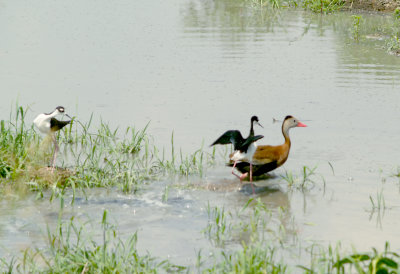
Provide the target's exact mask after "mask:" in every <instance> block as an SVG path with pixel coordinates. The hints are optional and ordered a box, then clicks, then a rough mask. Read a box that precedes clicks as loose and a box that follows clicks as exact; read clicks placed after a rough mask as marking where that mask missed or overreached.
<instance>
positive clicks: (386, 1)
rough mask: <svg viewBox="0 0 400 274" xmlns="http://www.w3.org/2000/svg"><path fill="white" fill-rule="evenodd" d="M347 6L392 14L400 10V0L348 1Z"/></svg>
mask: <svg viewBox="0 0 400 274" xmlns="http://www.w3.org/2000/svg"><path fill="white" fill-rule="evenodd" d="M346 6H347V7H349V8H350V9H362V10H376V11H387V12H390V11H394V10H395V9H396V8H400V0H346Z"/></svg>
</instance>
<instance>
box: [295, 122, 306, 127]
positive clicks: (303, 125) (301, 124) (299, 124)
mask: <svg viewBox="0 0 400 274" xmlns="http://www.w3.org/2000/svg"><path fill="white" fill-rule="evenodd" d="M297 126H298V127H307V125H305V124H303V123H302V122H299V123H298V124H297Z"/></svg>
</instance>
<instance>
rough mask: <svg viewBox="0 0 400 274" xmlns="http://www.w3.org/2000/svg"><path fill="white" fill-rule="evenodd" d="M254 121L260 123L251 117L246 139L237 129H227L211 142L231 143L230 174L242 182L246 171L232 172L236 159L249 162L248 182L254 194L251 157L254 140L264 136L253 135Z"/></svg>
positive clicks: (255, 117) (254, 148) (253, 149)
mask: <svg viewBox="0 0 400 274" xmlns="http://www.w3.org/2000/svg"><path fill="white" fill-rule="evenodd" d="M254 123H255V124H257V125H259V126H261V124H260V123H259V122H258V117H257V116H253V117H251V120H250V133H249V136H248V137H247V138H246V139H244V138H243V137H242V134H241V133H240V131H239V130H228V131H226V132H225V133H224V134H222V135H221V136H220V137H219V138H218V139H217V140H216V141H215V142H214V143H212V144H211V146H213V145H216V144H221V145H225V144H233V149H234V152H233V153H232V154H231V155H230V156H229V157H230V159H231V160H232V161H234V164H233V168H232V174H233V175H235V176H236V177H238V178H239V179H240V182H242V180H243V179H244V178H246V176H247V173H245V174H242V175H238V174H236V173H235V172H234V169H235V166H236V164H237V163H238V161H246V162H249V163H250V183H251V187H252V188H253V194H254V186H253V175H252V164H251V159H252V158H253V154H254V152H255V151H256V148H257V144H256V141H257V140H259V139H261V138H263V137H264V136H262V135H256V136H254V129H253V124H254ZM261 127H262V126H261Z"/></svg>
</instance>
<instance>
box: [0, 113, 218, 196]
mask: <svg viewBox="0 0 400 274" xmlns="http://www.w3.org/2000/svg"><path fill="white" fill-rule="evenodd" d="M26 112H27V110H26V109H23V108H22V107H17V112H16V115H15V116H11V118H10V120H9V121H4V120H2V121H1V122H0V130H1V131H0V152H1V153H0V182H2V183H3V184H8V185H16V184H18V185H22V186H25V187H28V188H30V189H32V190H36V191H39V192H42V191H43V190H45V189H48V188H52V189H65V188H73V189H75V188H80V189H84V188H87V187H108V186H116V187H118V188H120V189H121V190H123V191H125V192H135V191H136V190H138V189H139V187H140V186H141V185H143V184H145V183H147V182H149V181H155V180H159V179H160V178H161V177H165V176H175V175H180V176H186V177H187V176H189V175H199V176H202V175H203V169H204V168H205V167H206V166H207V165H210V164H212V158H213V156H212V155H209V154H207V153H205V152H204V151H203V150H202V148H200V149H199V150H197V151H195V153H193V154H191V155H189V156H185V155H183V153H182V152H180V159H179V158H178V157H177V155H176V153H175V150H176V149H175V147H174V143H173V135H172V140H171V145H172V149H171V150H172V152H171V156H170V157H165V155H164V149H163V150H162V151H163V153H162V155H160V153H159V150H158V148H157V147H156V145H154V144H153V143H152V141H151V140H152V138H151V137H150V136H148V134H147V129H148V124H147V125H146V126H145V127H144V128H143V129H139V130H138V129H135V128H134V127H127V128H126V129H125V130H124V131H123V133H120V131H119V130H118V128H116V129H112V128H111V127H110V126H109V125H108V124H106V123H104V122H101V123H100V125H99V126H98V127H97V129H96V130H92V129H91V127H92V118H90V119H89V121H88V122H86V123H81V122H80V121H78V120H76V119H74V121H73V123H71V124H70V125H69V126H68V127H65V128H64V129H63V130H61V131H60V132H58V134H57V139H58V143H59V144H60V153H59V157H58V159H57V160H58V162H57V168H56V169H55V170H54V171H53V170H51V169H49V168H48V163H49V160H50V155H51V153H52V149H53V145H52V143H51V140H50V138H48V137H45V138H43V141H41V140H42V138H41V136H40V135H39V134H38V133H37V132H36V131H35V129H34V128H33V126H30V127H28V126H26V124H25V117H26Z"/></svg>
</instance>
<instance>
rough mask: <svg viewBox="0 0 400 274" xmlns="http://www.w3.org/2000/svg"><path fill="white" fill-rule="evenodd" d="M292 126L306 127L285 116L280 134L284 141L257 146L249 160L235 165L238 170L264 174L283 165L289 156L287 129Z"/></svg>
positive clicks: (291, 117) (256, 174) (296, 120)
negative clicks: (280, 143)
mask: <svg viewBox="0 0 400 274" xmlns="http://www.w3.org/2000/svg"><path fill="white" fill-rule="evenodd" d="M293 127H306V125H305V124H303V123H302V122H300V121H299V120H298V119H296V118H294V117H293V116H290V115H288V116H286V117H285V119H284V120H283V123H282V134H283V137H284V138H285V142H284V143H283V144H282V145H278V146H269V145H262V146H257V149H256V151H255V152H254V154H253V158H252V160H251V161H242V162H240V163H238V164H237V165H236V168H237V169H238V170H239V171H240V172H243V173H245V172H248V170H249V168H250V170H251V169H252V171H253V175H254V176H258V175H262V174H265V173H267V172H269V171H271V170H274V169H276V168H278V167H280V166H281V165H283V164H284V163H285V162H286V160H287V158H288V157H289V151H290V138H289V130H290V129H291V128H293Z"/></svg>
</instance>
